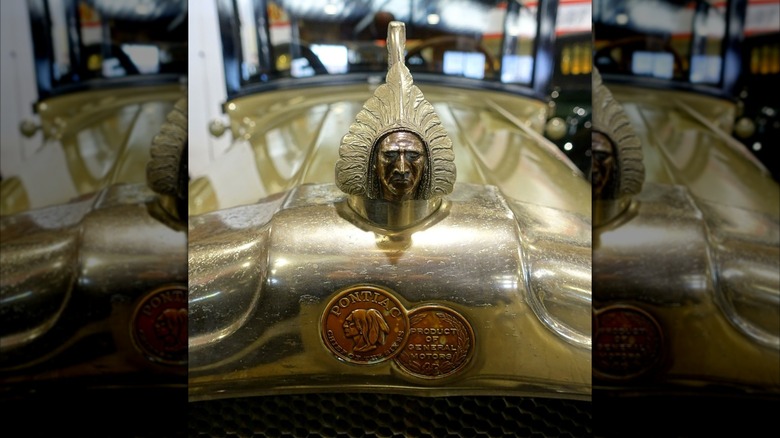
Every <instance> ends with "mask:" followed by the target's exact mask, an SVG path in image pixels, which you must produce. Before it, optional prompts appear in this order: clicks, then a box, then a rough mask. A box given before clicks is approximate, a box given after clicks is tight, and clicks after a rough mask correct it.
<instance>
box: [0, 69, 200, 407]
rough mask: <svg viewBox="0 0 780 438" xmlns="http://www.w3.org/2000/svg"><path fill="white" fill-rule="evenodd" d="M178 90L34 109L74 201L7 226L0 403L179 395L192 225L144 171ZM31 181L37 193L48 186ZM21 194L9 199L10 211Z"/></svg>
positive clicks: (24, 211) (107, 92) (13, 218)
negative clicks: (53, 392)
mask: <svg viewBox="0 0 780 438" xmlns="http://www.w3.org/2000/svg"><path fill="white" fill-rule="evenodd" d="M183 91H184V90H183V88H182V86H181V85H180V84H178V83H175V84H170V85H160V86H138V87H127V88H113V89H102V90H86V91H83V92H82V91H80V92H73V93H69V94H65V95H61V96H57V97H53V98H50V99H46V100H44V101H41V102H39V103H38V104H37V110H38V113H39V115H40V117H41V121H42V126H43V132H44V144H43V146H42V147H43V148H63V150H64V152H65V162H64V163H62V164H64V165H65V166H67V170H66V173H65V174H67V175H68V176H69V177H70V178H71V179H72V182H73V184H74V186H75V187H76V191H77V193H78V194H79V195H78V196H77V197H76V198H75V199H50V205H45V206H41V205H31V204H28V205H25V206H24V208H21V209H20V208H16V209H11V210H4V211H3V213H4V214H3V215H2V216H0V274H1V275H0V320H2V321H3V324H2V328H0V388H1V389H2V391H3V394H4V395H7V394H10V393H12V392H13V391H16V390H19V391H23V389H22V388H25V387H26V386H25V385H27V386H29V387H37V388H39V389H41V390H43V388H44V387H50V386H53V385H61V384H69V383H75V382H81V383H82V384H83V386H81V387H85V386H89V385H95V386H111V387H120V386H123V385H125V386H131V385H135V384H143V385H149V386H160V387H173V386H178V387H179V388H181V387H183V385H184V383H185V380H184V378H185V377H186V370H187V368H186V346H187V343H186V336H187V326H186V304H187V303H186V292H185V291H186V285H187V265H186V263H187V261H186V249H187V246H186V227H185V226H184V225H183V224H182V222H181V220H179V219H178V218H177V215H176V214H174V211H173V209H172V208H171V205H170V204H169V202H170V199H167V198H165V197H164V196H160V195H158V194H156V193H154V192H153V191H152V190H151V189H150V188H149V187H148V186H147V181H146V172H145V167H146V164H147V162H148V161H149V160H150V158H151V155H150V145H151V143H152V138H153V137H154V136H155V135H156V134H157V133H158V132H159V129H160V127H161V125H162V124H163V122H164V121H165V115H166V113H167V112H168V111H169V110H170V109H171V108H172V107H173V104H174V102H175V101H176V100H177V99H178V98H179V97H181V95H182V93H183ZM33 158H35V157H33ZM24 175H26V176H25V177H23V178H21V179H22V180H24V178H28V179H27V180H26V181H27V183H29V182H30V181H31V180H30V179H29V178H30V177H33V176H34V177H35V178H34V180H33V181H34V182H35V183H37V184H41V187H38V188H36V190H42V189H44V188H45V186H43V184H45V183H46V182H47V181H48V180H47V178H46V175H40V174H38V175H32V174H24ZM30 189H31V186H26V187H25V186H24V184H20V185H19V187H18V192H20V193H21V192H28V191H29V190H30ZM14 196H15V195H14V194H8V193H5V189H4V193H3V201H4V202H6V201H7V200H13V199H14ZM17 204H19V203H17Z"/></svg>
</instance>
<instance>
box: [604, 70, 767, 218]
mask: <svg viewBox="0 0 780 438" xmlns="http://www.w3.org/2000/svg"><path fill="white" fill-rule="evenodd" d="M609 89H610V90H611V91H612V94H613V95H614V97H615V99H616V100H617V101H619V102H620V103H621V105H622V106H623V108H624V109H625V111H626V113H627V115H628V117H629V119H630V122H631V125H632V127H633V130H634V132H635V133H636V135H637V136H638V137H639V139H640V141H641V143H642V149H643V153H644V167H645V175H646V176H645V181H647V182H655V183H661V184H670V185H679V186H684V187H686V188H687V189H688V190H689V191H690V193H691V195H693V196H694V197H696V198H698V199H702V200H704V201H708V202H712V203H717V204H725V205H730V206H733V207H736V208H741V209H746V210H752V211H756V212H761V213H767V214H769V215H770V216H772V217H780V187H779V186H778V183H777V181H775V180H773V179H772V177H771V175H770V174H769V173H768V172H766V171H765V170H764V169H763V168H762V166H758V165H757V164H756V163H755V161H754V160H753V159H750V158H748V155H749V152H748V151H747V150H746V149H745V146H744V145H742V144H741V143H739V142H736V141H735V139H734V138H733V137H731V136H729V135H727V134H725V133H726V132H731V130H732V124H733V120H734V114H735V111H736V107H735V105H734V103H732V102H729V101H726V100H722V99H718V98H714V97H709V96H703V95H699V94H695V93H685V92H679V91H673V90H653V91H652V92H648V91H647V90H645V89H642V88H638V87H628V86H625V85H621V84H609ZM713 128H714V129H713ZM735 143H736V144H735Z"/></svg>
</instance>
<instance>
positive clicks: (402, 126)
mask: <svg viewBox="0 0 780 438" xmlns="http://www.w3.org/2000/svg"><path fill="white" fill-rule="evenodd" d="M405 45H406V28H405V25H404V23H401V22H398V21H393V22H391V23H390V25H389V26H388V32H387V51H388V62H387V64H388V71H387V76H386V83H385V84H382V85H380V86H379V87H378V88H377V89H376V91H375V92H374V95H373V96H372V97H371V98H369V99H368V100H367V101H366V102H365V103H364V104H363V108H362V109H361V110H360V112H359V113H358V114H357V116H356V118H355V121H354V122H353V123H352V125H350V127H349V132H348V133H347V134H346V135H344V137H343V138H342V140H341V145H340V147H339V159H338V161H337V162H336V185H337V186H338V187H339V189H341V190H342V191H343V192H345V193H347V194H349V195H352V197H351V199H350V205H351V206H352V207H353V209H355V210H356V211H357V212H358V213H359V214H361V215H362V216H364V217H366V218H368V219H371V220H372V221H374V222H378V223H379V224H380V225H386V226H390V227H403V226H408V225H410V222H414V221H415V219H420V216H427V215H428V214H430V213H431V212H432V211H431V210H432V209H433V210H435V209H437V208H438V206H439V205H440V198H441V197H442V196H444V195H447V194H449V193H450V192H452V188H453V185H454V183H455V176H456V170H455V162H454V158H455V155H454V154H453V151H452V141H451V140H450V138H449V136H448V135H447V132H446V131H445V129H444V127H443V126H442V124H441V120H440V119H439V116H438V115H437V114H436V112H435V110H434V108H433V105H431V103H430V102H428V101H427V100H426V99H425V97H424V96H423V94H422V92H421V91H420V89H419V88H418V87H417V86H416V85H414V81H413V79H412V75H411V73H410V72H409V69H408V68H407V67H406V65H405V64H404V48H405ZM373 201H377V202H373ZM415 201H425V202H422V203H420V202H415ZM414 211H416V212H417V213H415V212H414ZM378 212H381V213H378ZM399 214H400V215H399ZM410 214H411V215H410Z"/></svg>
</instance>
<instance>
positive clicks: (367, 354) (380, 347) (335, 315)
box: [321, 286, 409, 364]
mask: <svg viewBox="0 0 780 438" xmlns="http://www.w3.org/2000/svg"><path fill="white" fill-rule="evenodd" d="M321 335H322V340H323V341H324V342H325V346H326V347H327V348H328V349H329V350H330V351H331V352H332V353H333V354H335V355H336V357H338V358H339V359H342V360H344V361H346V362H350V363H356V364H376V363H380V362H384V361H386V360H388V359H390V358H392V357H393V356H395V355H396V354H397V353H398V352H399V350H400V348H401V347H402V346H403V345H404V343H405V342H406V338H407V337H408V336H409V317H408V316H407V312H406V309H405V308H404V306H403V305H402V304H401V302H400V301H398V299H397V298H395V297H394V296H393V295H392V293H391V292H390V291H387V290H384V289H382V288H379V287H375V286H352V287H349V288H347V289H345V290H342V291H341V292H339V293H337V294H336V296H334V297H333V298H332V299H331V300H330V302H329V303H328V305H327V306H326V307H325V312H324V313H323V315H322V327H321Z"/></svg>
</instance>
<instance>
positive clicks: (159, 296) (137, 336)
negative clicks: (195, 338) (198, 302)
mask: <svg viewBox="0 0 780 438" xmlns="http://www.w3.org/2000/svg"><path fill="white" fill-rule="evenodd" d="M131 331H132V338H133V342H134V343H135V345H136V347H137V348H138V349H139V350H141V352H143V353H144V354H145V355H146V356H147V357H148V358H149V359H150V360H152V361H155V362H160V363H164V364H169V365H183V364H186V363H187V289H186V288H185V287H182V286H168V287H164V288H160V289H157V290H155V291H153V292H152V293H150V294H148V295H147V296H146V297H145V298H144V299H143V300H142V301H141V302H140V303H139V305H138V306H137V307H136V310H135V312H134V314H133V318H132V323H131Z"/></svg>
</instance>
